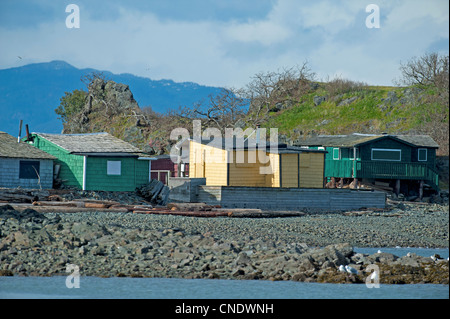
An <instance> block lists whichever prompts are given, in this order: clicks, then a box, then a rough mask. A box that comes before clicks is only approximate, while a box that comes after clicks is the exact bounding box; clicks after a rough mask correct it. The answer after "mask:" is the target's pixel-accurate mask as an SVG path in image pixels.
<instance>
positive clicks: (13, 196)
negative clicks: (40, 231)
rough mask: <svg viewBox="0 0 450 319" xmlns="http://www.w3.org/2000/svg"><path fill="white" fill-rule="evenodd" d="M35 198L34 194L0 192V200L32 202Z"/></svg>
mask: <svg viewBox="0 0 450 319" xmlns="http://www.w3.org/2000/svg"><path fill="white" fill-rule="evenodd" d="M35 199H36V197H35V196H29V195H21V194H7V193H0V200H2V201H7V202H14V203H32V202H33V201H34V200H35Z"/></svg>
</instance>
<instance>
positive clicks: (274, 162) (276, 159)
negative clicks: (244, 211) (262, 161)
mask: <svg viewBox="0 0 450 319" xmlns="http://www.w3.org/2000/svg"><path fill="white" fill-rule="evenodd" d="M268 156H269V158H270V165H271V170H272V174H270V175H266V186H268V187H281V185H280V155H279V154H268Z"/></svg>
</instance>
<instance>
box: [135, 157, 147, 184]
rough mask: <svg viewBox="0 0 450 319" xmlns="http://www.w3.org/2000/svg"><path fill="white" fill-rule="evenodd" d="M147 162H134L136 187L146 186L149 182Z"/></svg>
mask: <svg viewBox="0 0 450 319" xmlns="http://www.w3.org/2000/svg"><path fill="white" fill-rule="evenodd" d="M149 168H150V167H149V161H148V160H137V161H136V187H139V186H142V185H145V184H148V181H149V173H150V172H149Z"/></svg>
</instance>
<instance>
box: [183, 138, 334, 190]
mask: <svg viewBox="0 0 450 319" xmlns="http://www.w3.org/2000/svg"><path fill="white" fill-rule="evenodd" d="M258 152H263V151H254V150H250V151H249V150H245V151H236V150H233V151H229V152H227V151H226V150H222V149H219V148H214V147H212V146H208V145H204V144H200V143H197V142H195V141H190V153H189V162H190V165H189V176H190V177H192V178H206V185H207V186H247V187H294V188H298V187H304V188H322V187H323V177H324V172H323V170H324V156H325V155H324V153H295V154H286V153H285V154H270V153H262V154H264V155H262V154H261V153H258ZM258 154H260V156H258ZM227 156H230V159H229V160H228V162H229V163H227ZM263 156H265V157H263ZM263 158H264V159H267V161H268V162H267V163H264V160H262V159H263ZM242 161H244V162H242ZM280 168H281V171H280ZM299 172H300V174H299Z"/></svg>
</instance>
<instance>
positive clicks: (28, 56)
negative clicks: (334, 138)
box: [0, 0, 449, 87]
mask: <svg viewBox="0 0 450 319" xmlns="http://www.w3.org/2000/svg"><path fill="white" fill-rule="evenodd" d="M183 1H184V0H183ZM183 1H178V0H177V1H176V2H175V7H173V10H170V6H168V5H166V4H162V2H140V1H131V2H123V1H116V0H114V1H113V0H111V1H109V2H107V3H106V4H105V2H102V3H99V2H92V1H90V2H84V1H81V0H80V1H79V2H80V10H81V27H80V29H67V28H66V27H65V18H66V16H67V13H65V11H64V8H65V7H64V6H62V5H61V4H58V5H54V4H53V3H54V2H53V1H48V0H45V1H44V2H42V6H41V7H39V6H38V5H36V4H34V5H33V6H32V8H31V9H32V10H31V9H30V11H34V12H38V13H39V15H41V16H42V15H44V16H45V19H42V20H39V19H37V18H33V19H31V18H30V19H28V18H27V14H28V15H30V17H31V14H32V12H28V13H27V11H26V10H24V11H23V12H21V11H20V10H16V9H17V8H16V9H14V10H13V9H8V8H9V7H7V6H4V5H3V4H1V6H2V7H0V11H2V10H1V9H4V8H5V9H7V11H8V12H9V13H10V14H12V15H15V18H14V17H10V16H8V19H5V20H3V22H2V23H0V46H1V47H2V48H7V49H6V50H3V52H2V54H1V55H0V67H1V68H5V67H13V66H18V65H20V64H27V63H32V62H42V61H50V60H55V59H60V60H65V61H67V62H69V63H71V64H73V65H75V66H76V67H80V68H84V67H91V68H96V69H100V70H108V71H111V72H114V73H125V72H127V73H133V74H136V75H140V76H145V77H150V78H152V79H161V78H170V79H173V80H175V81H193V82H197V83H201V84H208V85H219V86H233V87H241V86H244V85H245V84H246V83H248V82H249V81H250V78H251V77H252V76H253V75H254V74H256V73H258V72H262V71H274V70H278V69H282V68H285V67H292V66H295V65H298V64H302V63H303V62H304V61H305V60H308V61H309V62H310V64H311V67H312V69H313V71H315V72H317V73H318V74H319V76H320V77H322V78H324V77H326V76H331V77H332V76H334V75H341V76H345V77H349V78H350V79H352V80H356V81H358V80H361V81H366V82H368V83H369V84H384V85H390V84H391V81H392V79H393V78H394V77H396V76H397V75H398V73H399V72H398V66H399V62H400V61H404V60H407V59H409V58H411V57H412V56H414V55H421V54H423V53H425V52H427V51H428V50H430V49H431V48H432V49H437V50H439V51H441V52H444V53H446V54H448V37H449V34H448V24H449V21H448V2H447V1H444V0H435V1H427V2H423V1H415V0H403V1H396V2H392V1H388V0H379V1H377V5H378V6H379V8H380V18H381V28H380V29H368V28H366V26H365V19H366V17H367V15H368V14H369V13H366V12H365V6H366V5H367V4H369V3H362V2H361V1H359V0H346V1H339V2H336V1H331V0H322V1H298V0H278V1H276V2H273V1H272V0H265V1H263V2H262V5H261V8H262V9H261V8H260V7H258V3H260V2H258V1H255V2H251V1H249V2H247V1H246V2H242V1H237V0H233V3H234V5H232V6H230V5H229V4H228V2H226V1H225V2H224V1H218V2H216V1H213V2H209V1H208V5H203V6H202V5H200V4H201V1H200V0H195V1H192V2H189V5H187V4H186V3H187V2H185V1H184V2H183ZM39 3H41V2H39ZM164 3H166V2H164ZM171 4H172V3H171ZM176 4H177V5H176ZM102 6H103V7H104V9H102ZM252 7H255V10H252ZM19 14H22V15H23V14H25V16H24V17H23V23H18V22H17V21H18V19H19ZM45 14H47V15H45ZM3 16H5V14H4V13H3V14H2V16H1V17H3ZM8 21H9V22H8ZM12 21H15V22H14V23H13V22H12ZM27 21H29V23H28V22H27ZM446 43H447V45H445V44H446ZM17 56H21V57H23V59H22V60H19V59H18V58H17Z"/></svg>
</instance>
